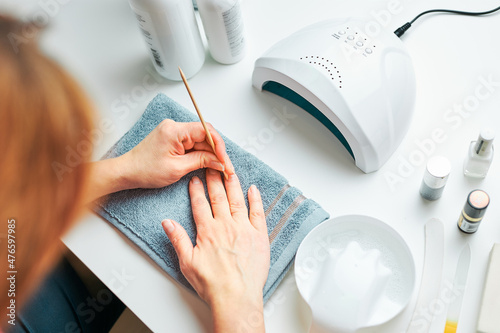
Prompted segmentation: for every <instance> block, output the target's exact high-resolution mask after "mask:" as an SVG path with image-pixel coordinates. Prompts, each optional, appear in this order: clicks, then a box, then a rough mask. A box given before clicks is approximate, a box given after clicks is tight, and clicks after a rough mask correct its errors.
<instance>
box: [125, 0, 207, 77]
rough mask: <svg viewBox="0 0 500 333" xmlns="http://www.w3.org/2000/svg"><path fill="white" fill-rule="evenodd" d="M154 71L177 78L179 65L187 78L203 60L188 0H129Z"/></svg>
mask: <svg viewBox="0 0 500 333" xmlns="http://www.w3.org/2000/svg"><path fill="white" fill-rule="evenodd" d="M129 3H130V7H131V8H132V10H133V12H134V13H135V17H136V19H137V22H138V24H139V28H140V30H141V32H142V34H143V36H144V40H145V41H146V46H147V48H148V51H149V53H150V57H151V60H152V62H153V65H154V67H155V69H156V71H157V72H158V73H159V74H160V75H161V76H163V77H165V78H167V79H169V80H174V81H180V80H181V76H180V74H179V69H178V68H179V67H180V68H182V70H183V71H184V73H185V74H186V77H187V78H190V77H192V76H194V75H195V74H196V73H197V72H198V71H199V70H200V69H201V67H202V66H203V63H204V62H205V46H204V45H203V41H202V39H201V35H200V30H199V29H198V24H197V22H196V17H195V14H194V8H193V2H192V1H191V0H129Z"/></svg>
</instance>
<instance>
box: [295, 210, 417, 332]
mask: <svg viewBox="0 0 500 333" xmlns="http://www.w3.org/2000/svg"><path fill="white" fill-rule="evenodd" d="M295 279H296V281H297V287H298V289H299V292H300V294H301V295H302V297H303V298H304V300H305V301H306V302H307V304H308V305H309V307H310V308H311V311H312V313H313V326H314V327H320V328H322V329H321V330H318V329H316V331H322V330H324V331H335V332H355V331H356V330H357V329H359V328H362V327H372V326H378V325H381V324H383V323H386V322H388V321H389V320H391V319H393V318H394V317H395V316H396V315H398V314H399V313H400V312H401V311H402V310H403V309H404V308H405V307H406V306H407V305H408V303H409V301H410V299H411V296H412V294H413V289H414V287H415V263H414V260H413V256H412V254H411V251H410V249H409V248H408V245H407V244H406V242H405V241H404V240H403V238H402V237H401V236H400V235H399V234H398V233H397V232H396V231H395V230H394V229H392V228H391V227H390V226H389V225H387V224H386V223H384V222H382V221H380V220H378V219H375V218H373V217H369V216H362V215H347V216H341V217H337V218H334V219H330V220H328V221H325V222H323V223H322V224H320V225H318V226H317V227H316V228H314V229H313V230H312V231H311V232H310V233H309V234H308V235H307V236H306V237H305V238H304V240H303V241H302V243H301V244H300V246H299V249H298V251H297V255H296V257H295Z"/></svg>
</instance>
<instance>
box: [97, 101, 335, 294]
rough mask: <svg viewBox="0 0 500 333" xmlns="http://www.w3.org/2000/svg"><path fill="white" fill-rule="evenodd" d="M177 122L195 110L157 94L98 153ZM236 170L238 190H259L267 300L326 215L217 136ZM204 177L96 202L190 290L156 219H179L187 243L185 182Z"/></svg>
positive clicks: (189, 222) (117, 150)
mask: <svg viewBox="0 0 500 333" xmlns="http://www.w3.org/2000/svg"><path fill="white" fill-rule="evenodd" d="M165 118H170V119H173V120H175V121H177V122H192V121H198V118H197V116H196V115H194V114H192V113H190V112H189V111H188V110H186V109H185V108H183V107H182V106H180V105H179V104H177V103H176V102H174V101H173V100H171V99H170V98H168V97H167V96H165V95H163V94H159V95H157V96H156V97H155V98H154V99H153V101H151V103H150V104H149V105H148V107H147V108H146V110H145V111H144V114H143V115H142V117H141V118H140V119H139V120H138V121H137V123H136V124H135V125H134V126H133V127H132V128H131V129H130V131H128V132H127V133H126V134H125V135H124V136H123V137H122V138H121V139H120V140H119V141H118V142H117V143H116V144H115V145H114V146H113V147H112V148H111V149H110V150H109V151H108V153H106V155H105V156H104V158H112V157H116V156H120V155H122V154H124V153H126V152H127V151H129V150H130V149H132V148H133V147H135V146H136V145H137V144H138V143H139V142H141V141H142V139H144V138H145V137H146V136H147V135H148V134H149V133H150V132H151V131H152V130H153V129H154V128H155V127H156V126H157V125H158V124H159V123H160V122H161V121H162V120H163V119H165ZM222 137H223V139H224V142H225V143H226V149H227V153H228V155H229V157H230V158H231V161H232V162H233V165H234V167H235V170H236V174H237V175H238V177H239V179H240V182H241V186H242V188H243V192H244V193H245V199H246V193H247V191H248V188H249V187H250V186H251V185H252V184H255V185H256V186H257V188H258V189H259V190H260V192H261V195H262V201H263V204H264V210H265V212H266V221H267V228H268V233H269V240H270V243H271V267H270V271H269V277H268V279H267V282H266V285H265V287H264V301H267V300H268V299H269V297H270V296H271V294H272V293H273V291H274V290H275V289H276V287H277V286H278V284H279V282H280V281H281V280H282V278H283V276H284V275H285V273H286V272H287V271H288V269H289V267H290V265H291V264H292V261H293V258H294V256H295V253H296V251H297V249H298V247H299V244H300V242H301V241H302V239H304V237H305V236H306V235H307V233H308V232H309V231H310V230H311V229H312V228H314V227H315V226H316V225H318V224H319V223H321V222H322V221H324V220H326V219H327V218H328V217H329V215H328V213H327V212H325V211H324V210H323V209H322V208H321V207H320V206H319V205H318V204H317V203H316V202H314V201H312V200H310V199H307V198H305V197H304V196H303V195H302V194H301V192H300V191H299V190H298V189H296V188H294V187H291V186H290V185H288V182H287V180H286V179H285V178H284V177H283V176H281V175H280V174H278V173H277V172H275V171H274V170H272V169H271V168H270V167H269V166H267V165H266V164H264V163H263V162H262V161H260V160H259V159H257V158H256V157H255V156H253V155H251V154H250V153H248V152H246V151H245V150H243V149H242V148H240V147H239V146H238V145H236V144H235V143H233V142H231V141H230V140H229V139H227V138H226V137H224V136H222ZM195 175H196V176H198V177H200V179H201V180H202V181H203V183H206V182H205V171H204V170H197V171H194V172H192V173H190V174H188V175H186V176H184V177H183V178H182V179H181V180H179V181H178V182H177V183H175V184H172V185H169V186H167V187H164V188H160V189H135V190H127V191H121V192H117V193H113V194H111V195H109V196H108V197H107V198H106V200H103V201H102V202H100V203H99V204H98V205H96V208H95V210H96V213H97V214H99V215H100V216H102V217H103V218H104V219H106V220H107V221H109V222H110V223H111V224H112V225H114V226H115V227H116V228H118V229H119V230H120V231H121V232H123V233H124V234H125V235H126V236H127V237H128V238H129V239H131V240H132V241H133V242H134V243H135V244H137V245H138V246H139V247H140V248H141V249H142V250H144V252H146V253H147V254H148V255H149V256H150V257H151V258H152V259H153V260H154V261H155V262H156V263H157V264H158V265H159V266H160V267H161V268H162V269H164V270H165V271H166V272H167V273H168V274H170V275H171V276H172V277H173V278H174V279H175V280H177V281H179V282H180V283H181V284H182V285H184V286H186V287H188V288H189V289H192V287H191V286H190V285H189V283H188V282H187V280H186V279H185V278H184V276H183V275H182V273H181V271H180V269H179V263H178V259H177V255H176V253H175V250H174V248H173V246H172V244H171V243H170V241H169V240H168V238H167V236H166V235H165V233H164V231H163V228H162V226H161V221H162V220H163V219H165V218H169V219H173V220H175V221H177V222H179V223H180V224H181V225H182V226H183V227H184V228H185V229H186V231H187V233H188V234H189V236H190V237H191V240H192V242H193V244H195V241H196V225H195V224H194V220H193V215H192V212H191V204H190V200H189V193H188V182H189V180H190V179H191V178H192V177H193V176H195Z"/></svg>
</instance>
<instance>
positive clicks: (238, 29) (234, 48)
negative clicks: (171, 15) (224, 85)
mask: <svg viewBox="0 0 500 333" xmlns="http://www.w3.org/2000/svg"><path fill="white" fill-rule="evenodd" d="M197 3H198V12H199V13H200V17H201V21H202V23H203V28H204V30H205V35H206V36H207V41H208V48H209V50H210V54H211V55H212V58H214V59H215V60H216V61H217V62H220V63H221V64H226V65H229V64H234V63H237V62H238V61H240V60H241V59H243V57H244V56H245V53H246V39H245V36H244V28H243V15H242V12H241V4H240V0H197Z"/></svg>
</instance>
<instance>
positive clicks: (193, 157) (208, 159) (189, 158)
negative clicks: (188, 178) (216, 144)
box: [181, 151, 224, 173]
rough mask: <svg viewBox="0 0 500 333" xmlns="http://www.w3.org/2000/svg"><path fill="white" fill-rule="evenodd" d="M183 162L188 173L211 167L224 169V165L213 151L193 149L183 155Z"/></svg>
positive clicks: (219, 169) (218, 169)
mask: <svg viewBox="0 0 500 333" xmlns="http://www.w3.org/2000/svg"><path fill="white" fill-rule="evenodd" d="M181 163H182V167H183V169H184V170H185V171H186V173H189V172H191V171H194V170H198V169H203V168H210V169H214V170H217V171H224V165H223V164H222V163H221V162H220V161H219V160H218V159H217V156H215V154H214V153H212V152H207V151H192V152H190V153H187V154H185V155H183V156H182V157H181Z"/></svg>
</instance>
